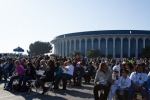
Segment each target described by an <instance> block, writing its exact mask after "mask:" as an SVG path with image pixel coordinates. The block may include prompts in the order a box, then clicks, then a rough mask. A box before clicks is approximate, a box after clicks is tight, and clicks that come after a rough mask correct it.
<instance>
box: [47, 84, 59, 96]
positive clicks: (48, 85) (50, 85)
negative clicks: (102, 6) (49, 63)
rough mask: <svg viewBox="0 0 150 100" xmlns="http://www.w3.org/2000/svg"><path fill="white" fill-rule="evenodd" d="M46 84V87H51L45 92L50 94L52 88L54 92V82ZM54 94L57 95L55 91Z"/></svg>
mask: <svg viewBox="0 0 150 100" xmlns="http://www.w3.org/2000/svg"><path fill="white" fill-rule="evenodd" d="M44 85H45V86H46V87H49V89H48V91H47V92H46V93H45V94H46V95H48V93H49V92H50V91H51V90H52V91H53V92H54V89H53V87H52V86H53V82H45V83H44ZM54 94H55V95H56V93H55V92H54ZM56 96H57V95H56Z"/></svg>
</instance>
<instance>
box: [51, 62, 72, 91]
mask: <svg viewBox="0 0 150 100" xmlns="http://www.w3.org/2000/svg"><path fill="white" fill-rule="evenodd" d="M62 69H63V73H62V74H60V75H58V76H57V77H56V79H55V81H56V82H55V85H54V89H58V84H59V81H60V80H61V79H62V81H63V89H62V90H66V85H67V80H71V78H72V77H73V72H74V67H73V66H72V64H71V61H70V60H68V61H67V66H64V67H63V68H62Z"/></svg>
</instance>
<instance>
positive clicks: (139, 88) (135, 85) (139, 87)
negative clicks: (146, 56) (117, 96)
mask: <svg viewBox="0 0 150 100" xmlns="http://www.w3.org/2000/svg"><path fill="white" fill-rule="evenodd" d="M143 71H144V68H143V66H142V65H141V64H137V66H136V68H135V72H132V73H131V75H130V79H131V86H130V88H129V93H128V100H133V96H134V94H135V93H136V92H139V93H141V95H142V100H146V99H147V91H146V83H147V80H148V77H147V74H146V73H144V72H143Z"/></svg>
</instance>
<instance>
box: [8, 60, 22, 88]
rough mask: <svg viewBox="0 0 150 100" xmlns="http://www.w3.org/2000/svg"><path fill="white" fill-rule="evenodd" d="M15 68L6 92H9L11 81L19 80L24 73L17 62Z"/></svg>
mask: <svg viewBox="0 0 150 100" xmlns="http://www.w3.org/2000/svg"><path fill="white" fill-rule="evenodd" d="M15 66H16V69H15V71H14V72H13V74H12V77H11V78H10V81H9V83H8V86H7V88H6V90H11V89H12V84H13V81H14V80H15V79H19V78H20V76H22V75H24V72H25V71H24V68H23V66H21V65H20V63H19V61H18V60H16V61H15Z"/></svg>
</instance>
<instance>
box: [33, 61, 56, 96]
mask: <svg viewBox="0 0 150 100" xmlns="http://www.w3.org/2000/svg"><path fill="white" fill-rule="evenodd" d="M47 65H48V66H47V68H46V70H45V72H44V74H43V75H42V76H41V78H40V79H39V80H38V81H37V82H36V84H37V85H39V86H41V87H42V88H43V92H42V95H44V94H45V93H46V92H47V88H46V87H45V86H44V83H45V82H53V81H54V66H55V63H54V61H53V60H49V61H48V64H47Z"/></svg>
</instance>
